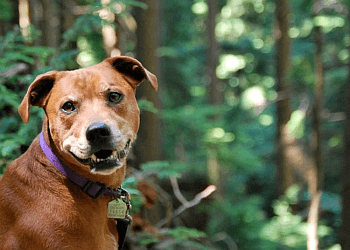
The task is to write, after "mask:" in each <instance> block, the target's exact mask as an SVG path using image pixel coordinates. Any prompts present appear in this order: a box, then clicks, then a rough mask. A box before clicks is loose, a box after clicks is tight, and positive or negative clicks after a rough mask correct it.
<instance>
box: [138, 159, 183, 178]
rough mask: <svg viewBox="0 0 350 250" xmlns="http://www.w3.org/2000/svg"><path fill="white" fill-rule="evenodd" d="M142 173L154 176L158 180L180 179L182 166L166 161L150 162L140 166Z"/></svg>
mask: <svg viewBox="0 0 350 250" xmlns="http://www.w3.org/2000/svg"><path fill="white" fill-rule="evenodd" d="M141 169H142V171H144V172H145V173H149V174H156V175H157V177H158V178H160V179H163V178H169V177H177V178H180V177H181V174H180V172H181V170H183V169H184V166H183V165H179V164H178V165H174V164H170V163H169V162H167V161H151V162H147V163H144V164H142V165H141Z"/></svg>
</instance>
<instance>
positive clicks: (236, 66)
mask: <svg viewBox="0 0 350 250" xmlns="http://www.w3.org/2000/svg"><path fill="white" fill-rule="evenodd" d="M219 60H220V64H219V66H218V67H217V69H216V75H217V77H219V78H221V79H225V78H227V77H228V76H229V75H230V74H231V73H233V72H236V71H238V70H240V69H243V68H244V67H245V66H246V61H245V58H244V56H241V55H232V54H229V55H222V56H221V57H220V59H219Z"/></svg>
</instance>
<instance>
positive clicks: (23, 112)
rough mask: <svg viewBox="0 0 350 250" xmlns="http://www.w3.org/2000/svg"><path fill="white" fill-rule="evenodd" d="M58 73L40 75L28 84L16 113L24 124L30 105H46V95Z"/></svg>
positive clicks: (26, 121) (27, 117) (26, 120)
mask: <svg viewBox="0 0 350 250" xmlns="http://www.w3.org/2000/svg"><path fill="white" fill-rule="evenodd" d="M57 72H58V71H49V72H47V73H44V74H42V75H38V76H37V77H36V78H35V80H34V82H32V84H30V86H29V88H28V91H27V93H26V95H25V96H24V98H23V100H22V103H21V104H20V105H19V107H18V113H19V114H20V116H21V117H22V120H23V121H24V123H26V124H27V123H28V121H29V108H30V105H32V106H38V107H43V106H44V105H45V104H46V101H47V98H48V94H49V93H50V91H51V89H52V87H53V85H54V83H55V80H56V75H57Z"/></svg>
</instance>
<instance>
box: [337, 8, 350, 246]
mask: <svg viewBox="0 0 350 250" xmlns="http://www.w3.org/2000/svg"><path fill="white" fill-rule="evenodd" d="M349 21H350V15H349V17H348V22H349ZM348 27H349V26H348ZM348 49H349V53H350V47H348ZM345 95H346V96H345V101H346V107H345V113H346V119H345V124H344V138H345V139H344V162H343V169H342V177H341V180H342V206H343V207H342V215H341V222H342V224H341V227H340V230H339V239H340V244H341V247H342V249H350V216H349V211H350V63H349V65H348V84H347V89H346V93H345Z"/></svg>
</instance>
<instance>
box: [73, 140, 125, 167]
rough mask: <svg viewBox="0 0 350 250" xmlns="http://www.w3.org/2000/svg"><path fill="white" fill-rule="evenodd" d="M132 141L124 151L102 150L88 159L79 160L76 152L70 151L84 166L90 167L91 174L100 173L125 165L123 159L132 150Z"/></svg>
mask: <svg viewBox="0 0 350 250" xmlns="http://www.w3.org/2000/svg"><path fill="white" fill-rule="evenodd" d="M130 144H131V140H128V142H127V143H126V145H125V147H124V149H122V150H120V151H118V150H109V149H101V150H98V151H96V152H94V153H92V154H91V155H90V156H89V157H88V158H85V159H82V158H79V157H78V156H77V155H76V154H75V153H74V152H72V151H69V152H70V153H71V154H72V155H73V156H74V158H75V159H76V160H77V161H79V162H80V163H82V164H84V165H89V166H90V170H91V172H99V171H103V170H107V169H111V168H117V167H121V166H122V165H123V163H122V159H123V158H125V157H126V156H127V155H128V153H129V150H130Z"/></svg>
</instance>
